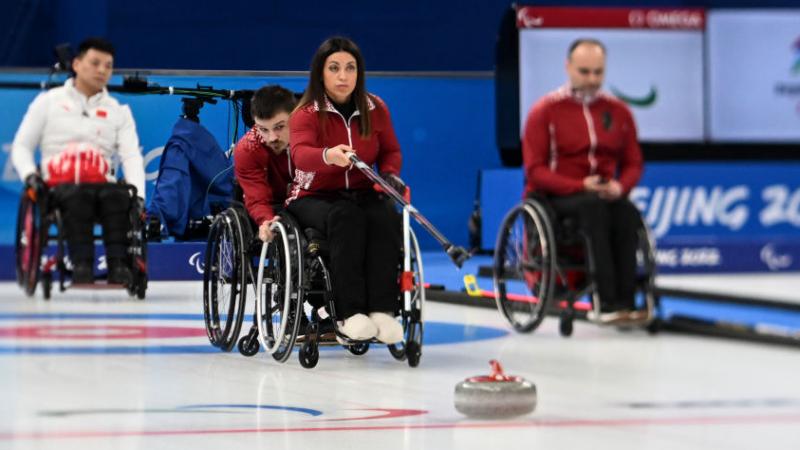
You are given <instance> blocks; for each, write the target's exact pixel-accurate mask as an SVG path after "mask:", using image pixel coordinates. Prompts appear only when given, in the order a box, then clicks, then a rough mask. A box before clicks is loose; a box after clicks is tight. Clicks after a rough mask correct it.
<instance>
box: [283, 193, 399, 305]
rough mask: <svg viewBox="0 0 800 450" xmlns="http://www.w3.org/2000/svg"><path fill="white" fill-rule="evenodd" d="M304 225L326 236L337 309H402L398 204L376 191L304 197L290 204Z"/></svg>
mask: <svg viewBox="0 0 800 450" xmlns="http://www.w3.org/2000/svg"><path fill="white" fill-rule="evenodd" d="M287 209H288V210H289V212H290V213H291V214H292V215H293V216H294V217H295V218H296V219H297V221H298V222H299V223H300V225H301V226H302V227H311V228H315V229H317V230H318V231H320V232H322V233H324V234H325V236H327V239H328V246H329V248H330V264H329V265H330V272H331V281H332V284H333V294H334V297H335V302H336V315H337V316H338V317H339V318H340V319H346V318H348V317H350V316H352V315H354V314H358V313H361V314H368V313H371V312H386V313H389V314H391V315H394V314H395V313H396V312H397V311H398V309H399V303H398V296H399V291H400V288H399V285H398V281H397V277H398V268H399V262H400V256H401V247H402V239H401V234H402V233H401V221H400V215H399V214H398V213H397V210H396V209H395V207H394V205H393V204H392V203H391V201H390V200H388V199H387V198H386V197H384V196H383V195H379V194H378V193H376V192H374V191H355V192H341V193H337V194H334V195H333V196H331V197H322V196H313V197H302V198H299V199H297V200H294V201H292V202H291V203H289V206H288V208H287Z"/></svg>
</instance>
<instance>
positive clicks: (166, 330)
mask: <svg viewBox="0 0 800 450" xmlns="http://www.w3.org/2000/svg"><path fill="white" fill-rule="evenodd" d="M205 335H206V331H205V330H204V329H202V328H185V327H149V326H142V325H37V326H24V327H11V328H0V339H2V338H11V339H65V340H66V339H76V340H89V339H165V338H185V337H198V336H205Z"/></svg>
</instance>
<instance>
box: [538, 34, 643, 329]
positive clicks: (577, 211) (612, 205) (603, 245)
mask: <svg viewBox="0 0 800 450" xmlns="http://www.w3.org/2000/svg"><path fill="white" fill-rule="evenodd" d="M605 65H606V49H605V46H604V45H603V44H602V43H601V42H599V41H597V40H594V39H579V40H576V41H575V42H573V43H572V45H571V46H570V48H569V51H568V54H567V61H566V71H567V74H568V76H569V81H568V83H567V84H566V85H564V86H562V87H561V88H559V89H558V90H556V91H553V92H551V93H549V94H547V95H545V96H544V97H542V98H541V99H539V101H537V102H536V104H534V105H533V107H532V108H531V110H530V112H529V113H528V117H527V119H526V121H525V129H524V132H523V137H522V155H523V160H524V166H525V180H526V181H525V194H526V196H531V195H533V194H534V193H537V194H541V195H544V196H546V197H548V199H549V201H550V203H551V204H552V206H553V209H555V212H556V214H557V215H559V216H562V215H571V216H574V217H576V218H577V220H578V223H579V226H580V227H581V230H582V231H583V232H584V233H586V235H587V236H588V238H589V241H590V246H591V249H590V250H591V252H592V254H593V257H594V261H595V271H596V273H595V282H596V285H597V294H598V295H599V300H600V303H601V308H600V310H601V312H602V314H601V316H600V319H601V320H602V321H606V322H607V321H615V320H625V319H631V320H635V319H638V318H639V317H638V316H639V315H641V314H642V313H641V312H638V311H634V310H635V305H634V296H635V291H636V286H635V283H636V280H635V275H636V248H637V244H638V236H637V229H638V227H639V224H640V218H639V211H638V210H637V209H636V207H635V206H634V205H633V204H632V203H631V202H630V201H629V200H628V194H629V193H630V191H631V189H633V187H634V186H635V185H636V183H638V181H639V178H640V177H641V175H642V165H643V162H642V153H641V149H640V148H639V143H638V141H637V136H636V124H635V123H634V120H633V115H632V114H631V111H630V110H629V109H628V107H627V106H626V105H625V104H624V103H623V102H622V101H620V100H619V99H617V98H615V97H614V96H612V95H610V94H608V93H606V92H604V91H601V90H600V88H601V86H602V84H603V78H604V75H605Z"/></svg>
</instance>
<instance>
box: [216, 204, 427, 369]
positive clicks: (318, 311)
mask: <svg viewBox="0 0 800 450" xmlns="http://www.w3.org/2000/svg"><path fill="white" fill-rule="evenodd" d="M237 203H238V202H237ZM278 215H279V216H280V220H278V221H276V222H274V223H273V224H272V227H271V229H272V232H273V234H274V238H273V239H272V241H270V242H269V243H263V242H262V241H261V240H259V239H258V237H257V236H256V235H255V225H254V224H253V223H252V221H251V219H250V217H249V215H248V214H247V212H246V211H245V209H244V207H243V206H241V205H240V204H233V206H231V207H230V208H228V209H226V210H225V211H223V212H222V213H220V214H218V215H217V216H216V217H215V218H214V220H213V222H212V224H211V228H210V231H209V234H208V240H207V245H206V251H205V270H204V274H203V312H204V317H205V325H206V331H207V334H208V338H209V341H210V342H211V344H212V345H214V346H216V347H219V348H220V349H221V350H223V351H231V350H232V349H233V347H234V346H236V345H237V342H238V350H239V352H240V353H241V354H243V355H245V356H253V355H255V354H257V353H258V352H259V350H260V349H261V348H263V349H264V350H265V352H266V353H269V354H270V355H271V356H272V357H273V359H275V360H276V361H278V362H285V361H286V360H287V359H288V358H289V356H290V355H291V352H292V350H293V349H294V347H295V346H299V347H300V351H299V355H298V356H299V360H300V364H301V365H302V366H303V367H305V368H312V367H315V366H316V365H317V362H318V360H319V347H320V346H322V345H325V346H333V345H343V346H344V347H346V348H347V349H348V350H349V351H350V352H351V353H352V354H354V355H363V354H364V353H366V352H367V351H368V350H369V347H370V345H371V344H376V343H379V342H378V341H377V340H374V339H373V340H370V341H356V340H352V339H349V338H348V337H346V336H345V335H344V334H342V333H341V332H340V331H339V329H338V323H337V319H338V318H337V315H336V308H335V302H334V295H333V288H332V282H331V278H330V272H329V270H328V268H327V265H328V253H327V248H328V245H327V242H326V241H325V238H324V236H323V235H322V233H320V232H319V231H317V230H314V229H311V228H307V229H302V228H301V227H300V225H299V224H298V223H297V221H296V220H295V219H294V218H293V217H292V216H291V215H290V214H289V213H288V212H287V211H282V212H280V213H279V214H278ZM402 220H403V249H404V251H403V252H402V254H403V258H402V259H403V261H399V262H398V269H399V274H400V275H399V277H398V282H399V283H400V298H399V299H398V300H399V303H398V305H399V306H400V308H399V309H400V313H401V314H400V317H401V320H402V324H403V330H404V340H403V342H402V343H397V344H391V345H388V348H389V351H390V353H391V354H392V356H393V357H394V358H395V359H397V360H399V361H403V360H405V361H407V363H408V365H409V366H411V367H416V366H417V365H418V364H419V361H420V357H421V355H422V337H423V321H422V313H423V305H424V303H425V287H424V281H423V267H422V259H421V254H420V250H419V244H418V242H417V238H416V235H415V234H414V232H413V230H412V229H411V228H410V222H409V211H408V210H407V208H403V212H402ZM248 289H250V290H251V291H253V295H252V296H253V298H254V300H255V311H254V314H253V325H252V326H251V327H250V330H249V331H248V332H247V334H245V335H244V336H242V337H241V338H240V337H239V334H240V332H241V328H242V322H243V320H244V316H245V304H246V298H247V297H248V295H247V290H248ZM237 340H238V341H237ZM381 345H385V344H382V343H381Z"/></svg>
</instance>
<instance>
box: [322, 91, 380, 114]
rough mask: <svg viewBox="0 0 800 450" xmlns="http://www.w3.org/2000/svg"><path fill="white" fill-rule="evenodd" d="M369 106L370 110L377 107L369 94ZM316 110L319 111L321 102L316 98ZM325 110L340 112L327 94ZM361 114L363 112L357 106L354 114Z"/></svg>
mask: <svg viewBox="0 0 800 450" xmlns="http://www.w3.org/2000/svg"><path fill="white" fill-rule="evenodd" d="M367 108H368V109H369V110H370V111H372V110H373V109H375V102H373V101H372V99H371V98H370V97H369V95H367ZM314 111H319V103H318V102H317V101H316V100H314ZM325 111H326V112H332V113H337V114H338V113H339V111H337V110H336V108H335V107H334V106H333V103H332V102H331V100H330V99H329V98H328V96H327V95H325ZM360 114H361V112H360V111H359V110H358V107H356V110H355V112H353V115H354V116H358V115H360Z"/></svg>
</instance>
